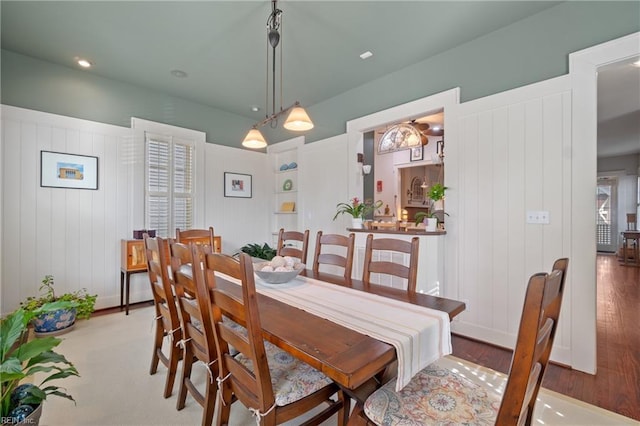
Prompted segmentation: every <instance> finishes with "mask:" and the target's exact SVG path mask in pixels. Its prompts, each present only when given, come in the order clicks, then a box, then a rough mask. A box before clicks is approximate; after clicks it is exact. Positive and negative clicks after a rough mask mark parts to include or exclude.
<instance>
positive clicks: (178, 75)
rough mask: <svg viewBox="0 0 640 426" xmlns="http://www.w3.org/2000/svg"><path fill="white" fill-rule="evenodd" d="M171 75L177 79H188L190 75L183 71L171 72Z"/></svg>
mask: <svg viewBox="0 0 640 426" xmlns="http://www.w3.org/2000/svg"><path fill="white" fill-rule="evenodd" d="M171 75H172V76H174V77H176V78H187V76H188V75H189V74H187V73H186V72H184V71H182V70H172V71H171Z"/></svg>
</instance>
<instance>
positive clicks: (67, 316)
mask: <svg viewBox="0 0 640 426" xmlns="http://www.w3.org/2000/svg"><path fill="white" fill-rule="evenodd" d="M53 286H54V280H53V275H45V277H44V279H43V280H42V284H41V285H40V288H39V291H40V296H37V297H35V296H30V297H27V299H26V300H25V301H24V302H22V303H20V307H22V308H23V309H24V310H25V311H27V312H35V311H36V310H38V309H39V308H41V307H42V306H44V305H45V304H47V303H51V302H57V301H61V302H70V303H68V306H67V307H66V308H61V309H57V310H49V311H47V312H44V313H41V314H39V315H36V316H34V318H33V320H32V323H33V326H34V329H35V332H36V335H41V334H45V333H59V332H60V331H61V330H66V331H69V330H71V328H72V327H73V325H74V324H75V321H76V318H78V319H83V318H85V319H88V318H89V317H90V316H91V314H92V313H93V311H94V307H95V304H96V299H97V297H98V296H97V295H92V294H89V293H88V292H87V289H86V288H83V289H80V290H77V291H73V292H70V293H64V294H61V295H56V293H55V290H54V288H53Z"/></svg>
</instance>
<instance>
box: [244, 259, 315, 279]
mask: <svg viewBox="0 0 640 426" xmlns="http://www.w3.org/2000/svg"><path fill="white" fill-rule="evenodd" d="M268 263H269V262H262V263H256V264H255V265H254V272H255V273H256V275H257V276H258V278H260V279H261V280H263V281H264V282H266V283H269V284H284V283H288V282H289V281H291V280H292V279H294V278H295V277H297V276H298V274H299V273H300V272H302V271H303V270H304V268H305V266H304V264H302V263H300V264H298V265H297V268H294V269H293V270H292V271H283V272H276V271H273V272H271V271H260V270H259V269H260V268H262V267H263V266H264V265H267V264H268Z"/></svg>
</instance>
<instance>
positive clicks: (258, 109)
mask: <svg viewBox="0 0 640 426" xmlns="http://www.w3.org/2000/svg"><path fill="white" fill-rule="evenodd" d="M251 111H253V112H258V111H260V107H259V106H258V105H251Z"/></svg>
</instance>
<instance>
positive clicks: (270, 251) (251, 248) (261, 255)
mask: <svg viewBox="0 0 640 426" xmlns="http://www.w3.org/2000/svg"><path fill="white" fill-rule="evenodd" d="M240 251H241V252H243V253H247V254H248V255H249V256H251V257H253V258H257V259H264V260H271V259H273V257H274V256H275V255H276V252H277V251H276V249H275V248H273V247H270V246H269V244H267V243H264V244H263V245H260V244H247V245H244V246H242V247H241V248H240Z"/></svg>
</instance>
